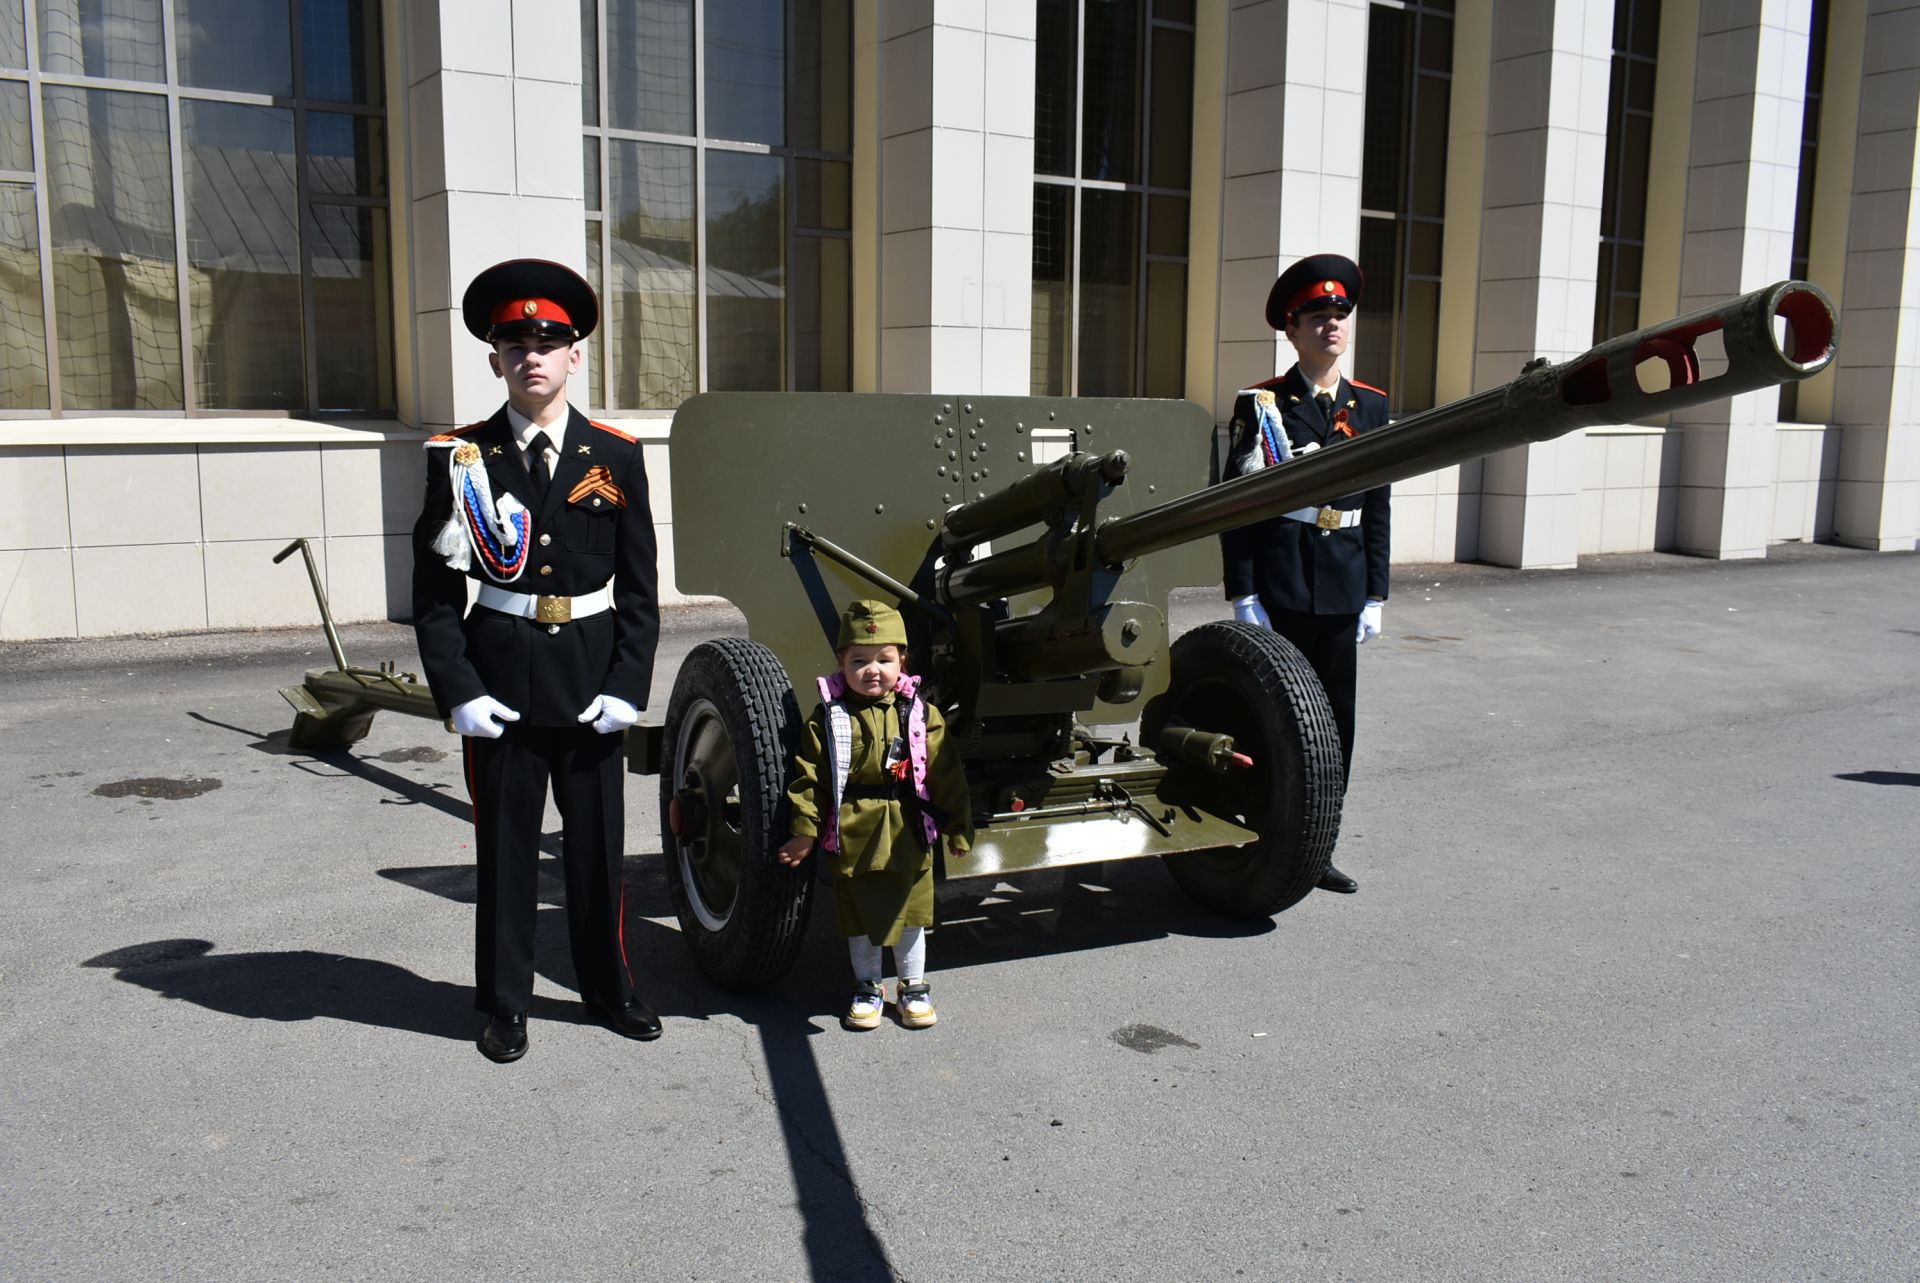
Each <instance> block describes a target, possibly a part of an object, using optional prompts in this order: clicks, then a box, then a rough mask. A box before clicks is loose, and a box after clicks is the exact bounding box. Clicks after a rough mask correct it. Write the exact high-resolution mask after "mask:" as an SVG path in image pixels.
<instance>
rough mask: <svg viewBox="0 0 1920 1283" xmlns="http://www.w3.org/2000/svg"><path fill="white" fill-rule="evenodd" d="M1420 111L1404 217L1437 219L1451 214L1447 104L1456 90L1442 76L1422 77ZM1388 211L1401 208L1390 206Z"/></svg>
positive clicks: (1420, 79)
mask: <svg viewBox="0 0 1920 1283" xmlns="http://www.w3.org/2000/svg"><path fill="white" fill-rule="evenodd" d="M1417 90H1418V93H1419V98H1418V99H1417V101H1418V103H1419V110H1418V111H1416V112H1415V113H1414V124H1413V148H1414V151H1413V157H1412V164H1413V174H1412V178H1413V182H1412V190H1411V191H1410V192H1408V193H1407V195H1408V198H1409V203H1408V205H1407V206H1406V207H1405V208H1404V209H1402V211H1401V212H1403V213H1413V214H1427V215H1430V216H1432V217H1434V218H1439V217H1442V216H1444V215H1445V214H1446V212H1447V100H1448V98H1449V97H1451V91H1452V86H1451V85H1450V84H1448V82H1447V81H1445V80H1442V79H1441V78H1440V77H1438V76H1421V77H1420V78H1419V82H1418V85H1417ZM1388 208H1390V209H1391V208H1398V207H1396V206H1388Z"/></svg>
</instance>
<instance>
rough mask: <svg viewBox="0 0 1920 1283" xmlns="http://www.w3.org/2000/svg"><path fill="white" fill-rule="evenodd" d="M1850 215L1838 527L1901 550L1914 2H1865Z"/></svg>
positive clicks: (1911, 424) (1916, 100)
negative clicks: (1858, 109)
mask: <svg viewBox="0 0 1920 1283" xmlns="http://www.w3.org/2000/svg"><path fill="white" fill-rule="evenodd" d="M1864 43H1865V48H1864V50H1863V54H1862V58H1861V61H1860V67H1861V78H1860V114H1859V123H1858V130H1859V132H1858V134H1857V136H1856V147H1855V156H1856V157H1857V163H1856V164H1855V166H1854V171H1853V201H1852V208H1851V211H1850V215H1849V220H1848V237H1847V256H1846V273H1845V278H1844V282H1845V284H1844V288H1845V292H1844V294H1843V295H1842V298H1843V300H1844V303H1843V307H1842V316H1841V322H1840V356H1839V360H1838V362H1837V364H1838V366H1839V372H1838V375H1837V377H1836V378H1835V380H1834V384H1833V422H1834V424H1835V425H1836V426H1838V427H1839V428H1840V432H1841V437H1840V474H1839V481H1838V484H1837V486H1836V488H1835V494H1834V514H1833V517H1834V520H1833V524H1834V536H1835V538H1837V539H1838V540H1839V541H1840V542H1842V543H1847V544H1852V545H1854V546H1855V547H1860V548H1875V549H1905V550H1910V549H1912V548H1913V547H1914V546H1915V540H1916V534H1917V533H1920V391H1916V389H1920V190H1916V189H1920V130H1917V129H1916V122H1920V3H1914V0H1869V2H1868V4H1867V16H1866V30H1865V42H1864Z"/></svg>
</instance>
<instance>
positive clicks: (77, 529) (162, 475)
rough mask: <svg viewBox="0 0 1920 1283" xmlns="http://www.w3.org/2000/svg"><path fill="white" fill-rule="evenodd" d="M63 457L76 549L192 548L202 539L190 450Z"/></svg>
mask: <svg viewBox="0 0 1920 1283" xmlns="http://www.w3.org/2000/svg"><path fill="white" fill-rule="evenodd" d="M66 454H67V477H66V482H67V505H68V510H69V512H70V514H71V518H70V519H71V521H72V528H73V542H74V544H75V546H77V547H82V548H88V547H99V546H108V545H122V544H193V543H197V542H198V541H199V539H200V538H201V533H200V475H199V473H200V470H199V462H198V460H197V458H196V457H195V453H194V448H193V447H192V446H154V447H149V448H147V449H143V450H138V451H129V450H126V449H117V448H114V447H111V446H69V447H67V451H66Z"/></svg>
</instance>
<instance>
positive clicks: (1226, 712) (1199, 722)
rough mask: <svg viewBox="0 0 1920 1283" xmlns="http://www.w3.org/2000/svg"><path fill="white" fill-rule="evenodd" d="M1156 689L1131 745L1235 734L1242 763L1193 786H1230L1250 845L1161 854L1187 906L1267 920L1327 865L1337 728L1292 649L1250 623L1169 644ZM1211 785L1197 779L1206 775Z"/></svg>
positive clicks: (1337, 771)
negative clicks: (1176, 731)
mask: <svg viewBox="0 0 1920 1283" xmlns="http://www.w3.org/2000/svg"><path fill="white" fill-rule="evenodd" d="M1169 662H1170V663H1171V666H1172V671H1171V673H1170V674H1169V682H1168V687H1167V690H1166V691H1165V692H1164V693H1163V694H1161V695H1159V696H1157V697H1155V698H1154V700H1153V701H1152V702H1151V703H1149V704H1148V705H1147V708H1146V711H1145V713H1144V715H1143V716H1142V717H1141V719H1140V742H1141V743H1142V744H1145V745H1149V746H1151V745H1152V744H1153V743H1154V742H1155V741H1156V740H1157V739H1158V737H1159V732H1160V729H1161V728H1162V727H1164V726H1166V725H1167V724H1168V723H1169V722H1177V723H1179V724H1182V725H1187V726H1193V727H1195V728H1197V729H1199V730H1207V731H1223V732H1226V733H1228V734H1231V735H1232V736H1233V737H1234V747H1235V748H1236V750H1237V751H1239V752H1242V753H1245V754H1247V755H1248V756H1249V757H1251V758H1253V763H1254V764H1253V766H1252V767H1251V768H1249V769H1247V770H1245V771H1235V772H1232V773H1230V774H1229V775H1227V776H1225V777H1221V776H1212V773H1211V772H1208V771H1205V770H1203V769H1202V768H1199V767H1192V766H1175V767H1172V768H1171V769H1170V772H1169V774H1170V776H1171V775H1172V773H1173V772H1185V773H1190V774H1188V775H1187V780H1188V781H1189V782H1191V783H1193V784H1194V785H1195V786H1196V787H1198V788H1201V789H1206V790H1212V791H1214V793H1216V794H1217V792H1218V790H1219V788H1221V787H1222V786H1227V787H1231V788H1233V789H1234V791H1235V794H1236V799H1235V804H1236V805H1237V806H1238V807H1239V808H1240V813H1241V814H1243V815H1245V816H1246V820H1247V824H1248V827H1250V828H1253V829H1255V830H1256V831H1258V832H1259V834H1260V838H1259V840H1258V841H1255V842H1249V843H1247V844H1246V845H1244V846H1233V847H1215V848H1211V849H1208V850H1200V851H1186V852H1181V853H1180V854H1177V855H1169V856H1165V857H1163V859H1164V860H1165V862H1166V865H1167V871H1168V872H1169V873H1171V874H1172V875H1173V880H1174V881H1175V882H1177V883H1179V884H1180V888H1181V889H1182V890H1183V891H1185V892H1186V893H1187V895H1188V896H1190V897H1191V898H1192V899H1193V900H1194V901H1196V902H1197V903H1199V904H1201V905H1203V906H1205V907H1206V908H1208V909H1211V910H1213V911H1215V912H1217V913H1221V914H1225V915H1226V916H1228V917H1231V918H1242V919H1249V918H1268V917H1272V916H1273V915H1274V914H1277V913H1280V912H1282V911H1283V910H1285V909H1288V908H1290V907H1292V906H1293V905H1295V904H1297V903H1299V902H1300V901H1301V900H1302V899H1303V898H1305V896H1306V894H1307V893H1308V892H1309V891H1311V890H1313V888H1314V886H1315V884H1316V883H1318V882H1319V881H1320V878H1321V876H1322V875H1323V874H1325V873H1326V871H1327V867H1328V866H1329V865H1330V864H1331V863H1332V862H1333V848H1334V844H1335V843H1336V842H1337V841H1338V840H1339V837H1340V807H1341V802H1342V800H1343V796H1344V793H1345V791H1346V785H1345V769H1344V765H1343V763H1342V760H1341V752H1340V731H1339V728H1338V727H1337V726H1336V725H1335V723H1334V720H1333V709H1332V707H1331V706H1330V705H1329V704H1328V703H1327V695H1326V692H1325V690H1323V689H1322V688H1321V686H1320V679H1319V677H1318V676H1317V675H1316V674H1315V673H1314V671H1313V668H1312V666H1311V665H1310V664H1308V663H1307V660H1306V657H1305V656H1304V655H1302V654H1301V653H1300V652H1299V650H1297V649H1296V648H1295V647H1294V645H1293V643H1291V642H1289V641H1288V640H1287V639H1286V638H1284V637H1282V636H1280V634H1278V633H1276V632H1273V631H1272V630H1270V629H1266V628H1261V627H1257V626H1256V625H1253V624H1241V623H1225V622H1222V623H1212V624H1203V625H1202V626H1200V627H1199V628H1196V629H1194V630H1192V631H1191V632H1188V633H1185V634H1183V635H1182V636H1181V637H1180V638H1179V640H1177V641H1175V642H1174V644H1173V647H1172V650H1171V654H1170V656H1169ZM1210 776H1211V778H1208V777H1210Z"/></svg>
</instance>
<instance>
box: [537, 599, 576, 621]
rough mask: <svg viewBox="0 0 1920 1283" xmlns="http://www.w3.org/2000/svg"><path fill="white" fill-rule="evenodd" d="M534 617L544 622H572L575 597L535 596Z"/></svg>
mask: <svg viewBox="0 0 1920 1283" xmlns="http://www.w3.org/2000/svg"><path fill="white" fill-rule="evenodd" d="M533 617H534V618H535V619H537V620H539V621H540V622H541V623H543V624H570V623H572V622H573V598H571V597H535V598H534V599H533Z"/></svg>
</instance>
